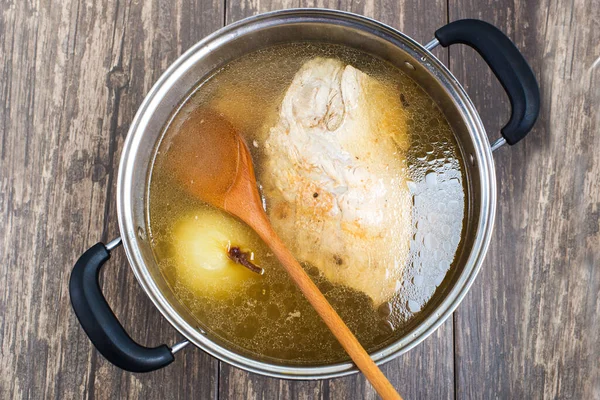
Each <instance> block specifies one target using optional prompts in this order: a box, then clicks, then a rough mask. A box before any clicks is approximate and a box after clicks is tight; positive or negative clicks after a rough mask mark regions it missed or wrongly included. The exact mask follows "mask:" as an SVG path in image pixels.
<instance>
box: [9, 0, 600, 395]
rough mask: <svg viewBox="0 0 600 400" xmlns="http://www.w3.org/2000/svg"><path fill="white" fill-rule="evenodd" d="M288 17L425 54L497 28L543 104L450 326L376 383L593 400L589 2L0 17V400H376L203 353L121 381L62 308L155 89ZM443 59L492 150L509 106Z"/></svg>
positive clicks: (54, 10) (598, 236)
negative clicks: (212, 51) (448, 37)
mask: <svg viewBox="0 0 600 400" xmlns="http://www.w3.org/2000/svg"><path fill="white" fill-rule="evenodd" d="M299 6H306V7H315V6H319V7H329V8H339V9H344V10H348V11H353V12H356V13H359V14H363V15H367V16H370V17H373V18H376V19H378V20H381V21H382V22H385V23H387V24H389V25H391V26H394V27H396V28H399V29H400V30H402V31H403V32H405V33H407V34H409V35H411V36H413V37H414V38H415V39H416V40H418V41H420V42H421V43H424V42H427V41H429V40H430V39H431V37H432V35H433V32H434V31H435V29H436V28H438V27H439V26H442V25H443V24H444V23H446V21H447V20H448V18H449V19H450V20H454V19H459V18H465V17H476V18H482V19H485V20H488V21H490V22H492V23H494V24H495V25H496V26H498V27H500V28H501V29H502V30H504V31H505V32H507V33H508V34H509V36H510V37H511V38H512V39H513V40H515V42H516V44H517V46H518V47H519V48H520V49H522V50H523V52H524V54H525V55H526V57H527V59H528V60H529V61H530V62H531V64H532V66H533V68H534V71H535V73H536V75H537V76H538V78H539V80H540V84H541V88H542V115H541V117H540V120H539V122H538V124H537V126H536V129H535V130H534V132H532V134H531V135H530V137H528V138H526V139H525V140H524V141H523V142H521V143H519V144H518V145H516V146H514V147H512V148H503V149H501V150H500V151H499V152H498V153H496V154H495V156H494V158H495V160H496V163H497V164H496V167H497V176H498V183H499V199H498V215H497V224H496V229H495V234H494V238H493V242H492V246H491V248H490V251H489V254H488V257H487V260H486V262H485V264H484V266H483V268H482V272H481V274H480V276H479V277H478V279H477V281H476V282H475V284H474V286H473V287H472V289H471V291H470V293H469V294H468V295H467V297H466V298H465V300H464V301H463V303H462V304H461V306H460V307H459V308H458V310H457V312H456V313H455V315H454V319H453V320H450V321H448V322H446V323H445V324H444V325H443V326H442V327H440V329H438V330H437V331H436V332H435V333H434V334H433V335H432V336H431V337H430V338H428V339H427V340H426V341H425V342H423V343H422V344H421V345H419V346H418V347H417V348H415V349H413V350H411V351H410V352H409V353H408V354H405V355H404V356H402V357H399V358H397V359H396V360H394V361H391V362H389V363H387V364H386V365H384V366H383V367H382V369H383V372H384V373H385V375H386V376H387V377H388V378H389V379H390V381H391V382H392V383H393V384H394V386H395V387H396V388H397V389H398V390H399V391H400V393H401V394H402V395H403V396H404V397H405V398H409V399H419V398H434V399H443V398H461V399H462V398H567V399H580V398H581V399H600V367H599V363H598V360H599V359H600V334H599V333H598V332H600V300H598V297H599V296H598V294H599V293H600V273H599V271H598V267H599V266H600V250H599V249H600V226H599V224H600V222H599V220H600V160H599V158H600V153H599V151H598V148H600V113H599V112H598V110H599V109H600V66H598V64H600V62H598V61H597V60H598V59H599V57H600V23H599V22H598V21H600V1H599V0H573V1H572V2H566V1H560V0H541V1H540V2H528V1H526V0H498V1H492V0H448V1H447V2H446V1H443V0H434V1H426V0H414V1H412V0H411V1H405V0H402V1H395V0H361V1H351V0H340V1H333V0H323V1H315V2H313V1H299V0H275V1H269V0H241V1H233V0H172V1H167V0H153V1H137V0H118V1H114V2H112V1H108V0H99V1H96V2H84V1H81V0H64V1H62V2H51V1H49V0H29V1H17V0H13V1H3V2H1V3H0V32H1V33H2V36H1V37H0V127H1V129H2V132H1V133H2V136H1V141H0V246H1V247H0V249H1V250H0V282H1V286H0V398H3V399H4V398H19V399H20V398H34V399H38V398H60V399H63V398H65V399H70V398H76V399H79V398H102V399H103V398H111V399H112V398H148V399H152V398H201V399H202V398H216V397H219V398H231V399H243V398H251V399H254V398H261V399H262V398H264V399H273V398H277V399H284V398H285V399H288V398H294V399H318V398H321V399H329V398H334V399H338V398H339V399H353V398H357V399H358V398H360V399H363V398H366V399H373V398H375V397H376V395H375V392H374V391H373V389H372V388H371V387H370V386H369V384H368V383H367V382H366V381H365V379H364V377H362V376H358V375H356V376H352V377H346V378H341V379H334V380H329V381H318V382H291V381H283V380H276V379H269V378H264V377H261V376H258V375H254V374H249V373H246V372H244V371H241V370H239V369H237V368H234V367H231V366H228V365H226V364H223V363H219V362H217V361H216V360H214V359H212V358H211V357H209V356H207V355H205V354H204V353H202V352H201V351H199V350H197V349H186V350H185V351H183V352H181V353H178V355H177V357H176V361H175V363H174V364H173V365H171V366H169V367H168V368H166V369H163V370H161V371H158V372H155V373H152V374H145V375H140V374H129V373H123V372H121V371H119V370H117V369H116V368H115V367H113V366H111V365H109V364H108V363H107V362H106V361H105V360H104V359H103V358H102V357H101V356H99V355H98V354H97V353H96V352H95V351H94V349H93V347H92V346H91V344H90V343H89V341H88V339H87V338H86V337H85V335H84V334H83V332H82V330H81V328H80V327H79V325H78V323H77V321H76V319H75V317H74V315H73V312H72V310H71V306H70V304H69V299H68V295H67V282H68V276H69V273H70V270H71V268H72V265H73V263H74V261H75V260H76V258H77V257H78V256H79V255H80V254H81V253H82V252H83V251H84V250H85V249H86V248H88V247H89V246H91V245H92V244H94V243H96V242H97V241H99V240H104V241H106V240H110V239H112V238H113V237H115V236H117V235H118V227H117V219H116V207H115V184H116V170H117V168H118V163H119V154H120V150H121V147H122V143H123V139H124V137H125V135H126V133H127V130H128V127H129V123H130V122H131V120H132V119H133V116H134V114H135V112H136V110H137V108H138V106H139V104H140V103H141V102H142V99H143V97H144V95H145V93H147V91H148V90H149V89H150V87H151V85H152V84H153V83H154V82H155V81H156V79H157V78H158V77H159V76H160V74H161V73H162V72H163V71H164V70H165V69H166V68H167V66H168V65H169V64H170V63H172V62H173V61H174V60H175V59H176V58H177V56H179V55H180V54H181V53H182V52H183V51H185V50H186V49H187V48H189V47H190V46H191V45H192V44H193V43H195V42H196V41H198V40H200V39H201V38H202V37H204V36H205V35H207V34H209V33H210V32H212V31H214V30H216V29H218V28H219V27H220V26H222V25H223V23H225V22H227V23H230V22H233V21H236V20H238V19H240V18H243V17H246V16H249V15H253V14H256V13H258V12H264V11H269V10H273V9H280V8H286V7H299ZM436 54H437V55H438V56H439V57H440V58H441V59H442V60H443V61H445V62H448V61H449V65H450V69H451V70H452V71H453V72H454V73H455V74H456V76H457V77H458V78H459V80H460V81H461V82H464V84H465V87H466V88H467V91H468V92H469V94H470V95H471V97H472V99H473V101H474V103H475V105H476V106H477V107H478V109H479V111H480V113H481V115H482V118H483V121H484V123H485V125H486V127H487V128H488V131H489V132H490V136H492V137H493V138H495V137H496V135H497V134H498V133H497V132H498V130H499V128H500V127H501V126H502V125H503V123H504V122H505V121H506V120H507V117H508V103H507V101H506V98H505V95H504V94H503V91H502V89H501V87H500V85H499V84H498V83H497V82H496V81H495V79H494V78H493V76H492V74H491V73H490V72H489V69H488V68H487V67H486V66H485V64H484V63H483V62H482V61H481V59H480V58H479V57H478V56H477V55H476V54H475V53H474V52H473V51H472V50H469V49H465V48H462V47H460V46H453V47H452V48H451V49H450V51H449V54H450V58H449V59H448V58H447V54H448V53H447V51H446V50H443V49H437V50H436ZM594 63H596V65H597V67H595V68H591V67H592V65H594ZM114 254H115V257H113V259H112V260H111V261H110V262H109V264H108V265H107V267H106V271H105V279H104V280H105V283H104V285H103V288H104V291H105V294H106V296H107V297H108V299H109V302H110V304H111V305H112V306H113V307H114V309H115V312H116V314H117V316H118V317H119V318H120V319H121V321H122V322H123V324H124V325H125V327H126V329H127V330H128V331H129V332H130V333H131V335H132V336H133V337H134V338H135V339H136V340H138V341H139V342H140V343H143V344H147V345H156V344H159V343H167V344H172V343H174V342H175V341H177V340H178V339H179V336H178V335H177V334H176V333H175V331H174V330H173V329H172V328H171V327H170V325H169V324H168V323H167V322H166V321H164V320H163V319H162V317H161V316H160V314H159V313H158V311H156V309H155V308H154V307H153V306H152V304H151V302H150V301H149V300H148V299H147V298H146V296H145V295H144V294H143V292H142V290H141V289H140V288H139V286H138V285H137V282H136V281H135V279H134V278H133V275H132V273H131V271H130V268H129V267H128V265H127V263H126V260H125V257H124V255H123V252H122V250H117V251H116V252H115V253H114ZM453 326H454V327H455V328H454V329H453ZM454 349H456V355H455V354H454Z"/></svg>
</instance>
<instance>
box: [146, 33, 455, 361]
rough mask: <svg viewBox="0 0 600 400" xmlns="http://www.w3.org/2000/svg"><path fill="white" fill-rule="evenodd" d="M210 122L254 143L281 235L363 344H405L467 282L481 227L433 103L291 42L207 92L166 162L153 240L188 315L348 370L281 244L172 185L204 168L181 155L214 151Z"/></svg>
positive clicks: (247, 345) (220, 77)
mask: <svg viewBox="0 0 600 400" xmlns="http://www.w3.org/2000/svg"><path fill="white" fill-rule="evenodd" d="M211 115H219V116H220V118H221V117H222V118H225V119H226V120H228V121H229V122H230V123H231V124H232V125H233V126H234V127H235V129H237V130H238V131H239V132H240V133H241V134H242V136H243V137H244V139H245V140H246V143H247V144H248V146H249V148H250V150H251V152H252V157H253V161H254V165H255V168H256V176H257V180H258V182H259V185H260V190H261V194H262V196H263V199H264V204H265V207H266V210H267V213H268V215H269V217H270V219H271V223H272V224H273V226H274V228H275V230H276V231H277V233H278V234H279V235H280V236H281V238H282V239H283V240H284V242H285V243H286V244H287V245H288V246H289V248H290V249H291V250H292V251H293V252H294V254H295V255H296V257H297V259H298V260H299V261H300V262H301V263H302V265H303V266H304V267H305V268H306V270H307V271H308V273H309V274H310V275H311V277H312V278H313V279H314V281H315V282H316V283H317V286H318V287H319V288H320V289H321V291H322V292H323V293H324V294H325V296H326V297H327V299H328V300H329V301H330V302H331V304H332V305H333V306H334V308H335V309H336V310H337V311H338V313H339V314H340V316H341V317H342V318H343V319H344V321H346V323H347V324H348V326H349V327H350V329H351V330H352V331H353V332H354V333H355V334H356V336H357V337H358V339H359V340H360V342H361V343H362V345H363V346H364V347H365V348H366V349H367V350H368V351H373V350H376V349H379V348H382V347H383V346H385V345H386V344H389V343H391V342H393V341H395V340H397V339H398V338H399V337H401V336H402V335H403V334H404V333H405V332H406V327H407V325H408V324H409V323H410V322H411V320H413V319H414V318H416V317H417V316H418V313H419V311H420V310H422V309H423V307H424V306H425V305H426V304H427V303H428V302H429V301H431V299H432V297H433V296H434V295H435V292H436V290H437V288H438V287H439V286H440V284H441V283H442V281H443V280H444V277H445V276H446V274H447V272H448V271H449V270H450V269H451V268H452V266H453V262H454V258H455V254H456V253H457V251H458V249H459V247H460V242H461V233H462V230H463V219H464V216H465V214H466V210H465V207H466V200H465V199H466V196H465V193H466V189H465V183H464V182H465V175H464V168H463V163H462V160H461V157H460V151H459V148H458V146H457V143H456V141H455V139H454V136H453V134H452V131H451V129H450V127H449V125H448V123H447V121H446V120H445V118H444V116H443V114H442V113H441V111H440V110H439V109H438V108H437V106H436V105H435V103H434V102H433V100H432V99H431V98H430V97H428V96H427V95H426V94H425V93H424V92H423V91H422V90H421V89H420V88H419V86H418V85H416V84H415V83H414V82H413V81H412V80H410V79H409V78H408V77H407V76H406V75H405V74H403V73H402V72H401V71H400V70H398V69H396V68H395V67H394V66H392V65H391V64H388V63H387V62H384V61H382V60H380V59H378V58H375V57H373V56H371V55H368V54H366V53H362V52H359V51H357V50H352V49H349V48H345V47H341V46H333V45H325V44H316V43H297V44H290V45H285V46H281V47H273V48H269V49H265V50H261V51H258V52H255V53H252V54H249V55H246V56H244V57H242V58H240V59H238V60H236V61H235V62H232V63H230V64H229V65H227V66H226V67H225V68H223V69H222V70H220V71H217V72H216V73H215V74H214V75H213V76H212V77H210V78H209V79H207V80H206V81H204V82H201V83H200V84H199V85H198V86H197V87H196V88H194V90H193V91H192V93H191V95H190V96H189V98H188V99H187V100H186V101H185V102H184V103H183V104H182V105H181V107H180V108H179V109H178V111H177V112H176V113H175V115H174V116H173V118H172V119H171V120H170V122H169V123H168V124H167V126H166V127H165V131H164V136H163V138H162V140H161V142H160V143H159V145H158V146H157V148H156V156H155V161H154V165H153V167H152V171H151V174H150V175H149V179H150V182H149V197H148V199H147V205H148V225H149V226H148V231H149V232H150V239H151V245H152V248H153V251H154V255H155V257H156V260H157V262H158V263H159V266H160V268H161V271H162V273H163V274H164V276H165V278H166V280H167V282H168V283H169V284H170V286H171V288H172V290H173V292H174V293H175V295H176V297H177V298H178V299H179V301H180V302H181V303H182V304H184V305H185V306H186V307H187V308H188V309H189V310H190V311H191V313H192V314H193V315H194V317H195V318H196V319H197V320H198V324H199V325H200V326H202V327H203V329H205V330H207V331H208V332H210V334H212V335H216V336H218V337H219V338H220V339H221V340H223V341H225V342H227V343H230V344H231V346H232V347H235V348H236V349H238V350H239V351H241V352H242V353H244V354H247V355H255V356H259V357H262V358H269V359H271V360H275V361H277V360H279V361H280V362H285V363H287V364H290V363H293V364H294V363H295V364H316V363H319V364H322V363H329V362H336V361H342V360H346V359H347V356H346V355H345V353H344V351H343V350H342V348H341V346H339V344H338V343H337V341H336V340H335V338H334V337H333V335H332V334H331V333H330V332H329V331H328V329H327V328H326V326H325V324H324V323H322V322H321V320H320V319H319V317H318V316H317V314H316V313H315V312H314V311H313V310H312V308H311V307H310V305H309V303H308V302H307V301H306V300H305V299H304V298H303V296H302V294H301V293H300V291H299V290H298V289H296V287H295V286H294V284H293V283H292V282H291V280H290V279H289V278H288V277H287V275H286V272H285V270H284V269H283V268H282V267H281V266H280V265H279V264H278V261H277V260H276V258H275V257H274V256H273V255H272V254H271V253H270V252H269V250H268V248H267V246H266V245H265V244H264V243H262V242H261V240H260V239H259V238H258V236H257V235H256V234H255V233H254V232H253V231H252V230H250V229H249V228H248V227H247V226H245V225H244V224H243V223H241V222H239V221H238V220H236V219H235V218H234V217H231V216H229V215H226V214H224V213H223V212H221V211H219V210H216V209H214V208H212V207H210V206H207V205H206V204H203V203H202V202H201V201H199V200H198V199H196V198H194V197H193V196H192V195H190V194H189V193H187V192H186V189H185V187H184V186H183V185H181V182H179V181H178V180H177V178H176V177H175V174H173V168H172V166H173V165H177V166H178V168H180V167H181V166H182V165H185V164H190V163H193V162H194V160H193V157H190V155H189V154H187V153H186V152H185V151H183V150H182V147H181V146H180V145H178V143H184V142H185V141H186V140H198V141H202V129H203V124H205V123H206V124H207V125H210V124H209V123H207V121H208V120H210V119H211V118H210V116H211ZM205 127H206V125H205ZM183 154H185V156H183Z"/></svg>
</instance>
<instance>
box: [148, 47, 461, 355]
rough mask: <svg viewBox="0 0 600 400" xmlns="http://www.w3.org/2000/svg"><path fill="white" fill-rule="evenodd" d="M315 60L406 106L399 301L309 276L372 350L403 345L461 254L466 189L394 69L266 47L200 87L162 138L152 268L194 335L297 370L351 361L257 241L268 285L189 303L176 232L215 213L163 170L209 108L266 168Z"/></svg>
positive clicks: (154, 180)
mask: <svg viewBox="0 0 600 400" xmlns="http://www.w3.org/2000/svg"><path fill="white" fill-rule="evenodd" d="M316 56H325V57H335V58H338V59H341V60H342V61H344V62H346V63H348V64H351V65H353V66H355V67H357V68H359V69H361V70H362V71H364V72H366V73H367V74H369V75H371V76H373V77H375V78H377V79H379V80H380V81H381V82H383V83H385V85H387V86H388V87H389V90H390V91H394V93H396V94H397V95H398V96H401V99H402V103H403V106H404V107H405V109H406V111H407V112H408V126H409V133H410V140H411V145H410V148H409V150H408V153H407V166H408V175H409V176H410V178H411V180H410V181H409V183H408V184H409V189H410V191H411V193H412V195H413V199H414V203H413V217H412V221H410V223H411V224H412V226H413V237H412V239H411V246H410V256H409V260H408V261H407V266H406V269H405V273H404V277H403V282H402V286H401V287H400V288H399V290H398V292H397V293H396V295H395V296H394V297H393V298H392V299H391V300H390V301H389V302H387V303H384V304H383V305H382V306H380V307H379V308H378V309H375V308H374V307H373V305H372V302H371V300H370V298H368V297H367V296H366V295H365V294H363V293H361V292H357V291H354V290H351V289H349V288H347V287H344V286H340V285H334V284H332V283H330V282H328V281H327V280H326V279H325V278H324V277H323V276H321V274H320V272H319V270H318V269H317V268H315V267H311V266H310V265H305V266H304V267H305V268H306V269H307V271H308V273H309V274H310V275H311V277H312V278H313V279H314V280H315V282H316V284H317V286H318V287H319V288H320V289H321V291H322V292H323V293H324V294H325V296H326V297H327V299H328V300H329V301H330V302H331V304H332V305H333V307H334V308H335V309H336V310H337V311H338V313H339V314H340V316H341V317H342V318H343V319H344V321H345V322H346V323H347V324H348V326H349V327H350V329H351V330H352V331H353V332H354V333H355V334H356V336H357V337H358V339H359V340H360V342H361V343H362V345H363V346H364V347H365V348H366V349H367V350H368V351H373V350H376V349H379V348H382V347H383V346H385V345H386V344H389V343H391V342H393V341H395V340H397V339H398V338H400V337H401V336H402V335H403V334H404V333H405V332H406V328H407V326H408V325H409V324H410V322H411V321H412V320H413V319H414V318H416V317H417V316H418V314H419V312H420V311H421V310H422V309H423V308H424V307H425V306H426V304H427V303H428V302H429V301H431V299H432V296H433V295H434V293H435V291H436V289H437V288H438V287H439V286H440V284H441V283H442V281H443V280H444V277H445V276H446V274H447V273H448V271H449V270H450V269H451V268H452V265H453V262H454V259H455V254H457V252H458V249H459V247H460V241H461V233H462V229H463V219H464V215H465V208H466V195H465V194H466V189H465V174H464V168H463V164H462V160H461V157H460V151H459V149H458V146H457V143H456V141H455V139H454V135H453V134H452V131H451V129H450V126H449V125H448V122H447V121H446V119H445V118H444V116H443V114H442V113H441V111H440V110H439V109H438V108H437V106H436V105H435V103H434V102H433V100H432V99H431V98H430V97H428V96H427V95H426V94H425V93H424V92H423V91H422V90H421V89H420V88H419V86H418V85H416V84H415V83H414V82H413V81H412V80H410V79H409V78H408V77H407V76H406V75H404V74H403V73H402V72H401V71H400V70H398V69H396V68H395V67H393V66H392V65H390V64H388V63H386V62H384V61H382V60H379V59H377V58H375V57H373V56H371V55H368V54H366V53H363V52H360V51H357V50H353V49H349V48H346V47H341V46H334V45H325V44H314V43H311V44H309V43H299V44H293V45H285V46H279V47H274V48H269V49H265V50H261V51H259V52H256V53H252V54H249V55H247V56H244V57H243V58H241V59H239V60H237V61H235V62H232V63H230V64H229V65H227V66H226V67H225V68H223V69H222V70H220V71H218V72H217V73H216V74H214V75H213V76H212V77H211V78H210V79H208V80H206V81H204V82H202V83H200V84H199V85H198V87H196V88H195V89H194V91H193V92H192V94H191V95H190V97H189V98H188V99H187V100H186V101H185V102H184V104H182V106H181V107H180V108H179V110H178V111H177V112H176V113H175V115H174V116H173V118H172V119H171V121H170V123H169V124H168V125H167V126H166V127H165V133H164V137H163V140H162V141H161V142H160V144H159V146H158V147H157V149H156V157H155V163H154V166H153V168H152V171H151V174H150V182H149V196H148V199H147V204H148V232H149V233H150V240H151V246H152V249H153V251H154V255H155V258H156V260H157V262H158V264H159V266H160V269H161V271H162V273H163V275H164V276H165V278H166V280H167V282H168V283H169V285H170V286H171V288H172V290H173V292H174V293H175V296H176V297H177V298H178V299H179V301H180V302H181V303H182V304H184V305H185V306H186V307H187V308H188V309H189V310H190V312H191V314H192V315H193V316H194V317H195V318H196V319H197V321H198V324H199V325H200V326H202V327H203V329H204V330H206V331H207V332H209V333H210V334H212V335H216V336H218V337H219V338H220V339H221V340H224V341H225V342H228V343H230V344H231V345H232V346H234V347H236V348H238V350H240V351H242V352H245V353H246V354H254V355H258V356H261V357H267V358H269V359H274V360H281V361H285V362H286V363H289V362H293V363H298V364H307V363H309V364H312V363H323V362H336V361H341V360H346V359H347V356H346V355H345V353H344V351H343V349H342V348H341V346H340V345H339V344H338V343H337V341H336V340H335V338H334V337H333V335H332V334H331V333H330V332H329V331H328V329H327V327H326V326H325V325H324V323H322V322H321V320H320V319H319V317H318V315H317V314H316V313H315V312H314V310H312V308H311V307H310V305H309V303H308V302H307V301H306V300H305V299H304V298H303V296H302V294H301V293H300V291H299V290H298V289H297V288H296V287H295V286H294V284H293V282H291V280H290V279H289V278H288V277H287V275H286V272H285V270H284V269H283V268H282V267H281V266H280V265H279V264H278V262H277V260H276V259H275V258H274V256H273V255H271V254H270V252H269V250H268V248H267V247H266V246H265V245H264V243H261V242H260V240H258V241H256V243H257V244H255V245H254V248H253V250H254V251H255V253H257V254H259V256H260V261H261V265H260V266H261V267H262V268H264V270H265V274H264V275H262V276H258V275H256V276H252V277H250V278H249V279H247V280H246V281H244V282H243V284H242V285H241V286H239V287H236V288H235V293H231V294H230V295H229V296H214V295H211V294H210V293H206V294H205V295H202V294H198V293H193V292H192V291H191V290H190V288H189V287H188V286H187V285H186V282H185V281H182V280H180V279H178V276H177V273H176V271H177V265H176V263H177V262H178V258H177V257H176V254H175V251H176V250H174V248H175V246H174V244H173V233H174V229H175V227H176V225H177V223H178V221H180V220H181V218H190V217H193V216H194V215H198V213H203V212H212V211H211V210H210V206H207V205H206V204H203V203H202V202H200V201H199V200H197V199H195V198H193V197H192V196H190V195H189V194H188V193H187V192H185V190H183V189H182V188H181V187H180V185H179V183H178V182H177V181H176V179H175V178H174V177H173V176H172V175H171V174H170V173H169V171H168V169H167V168H166V167H164V164H165V158H166V157H167V156H165V154H168V153H167V152H166V151H165V150H166V149H167V148H168V146H169V141H170V139H171V138H172V137H173V136H174V135H177V134H178V127H179V126H180V124H181V123H182V121H184V120H185V119H186V118H187V117H188V116H189V115H190V113H191V112H192V111H193V110H195V109H197V108H199V107H207V108H218V109H219V110H221V111H222V112H223V114H224V115H225V117H226V118H228V119H229V120H230V121H231V122H232V124H233V125H234V126H235V127H236V128H237V129H238V131H239V132H240V133H241V134H242V135H243V137H244V138H245V140H246V141H247V143H248V145H249V147H250V149H251V152H252V156H253V159H254V163H255V166H260V165H261V163H260V162H259V161H260V160H261V157H263V154H262V152H261V144H262V143H263V142H264V140H265V138H266V135H267V133H268V127H269V126H271V125H273V123H274V122H275V121H276V118H277V113H278V107H279V105H280V104H281V100H282V98H283V95H284V93H285V90H286V89H287V87H288V86H289V84H290V83H291V81H292V78H293V76H294V74H295V73H296V71H297V70H298V69H299V68H300V67H301V65H302V64H303V63H304V62H306V61H307V60H309V59H311V58H313V57H316ZM382 107H385V105H382ZM256 174H257V180H258V182H259V184H260V182H261V181H262V180H265V179H268V176H262V173H261V171H260V170H257V171H256ZM268 200H269V199H266V204H268Z"/></svg>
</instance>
